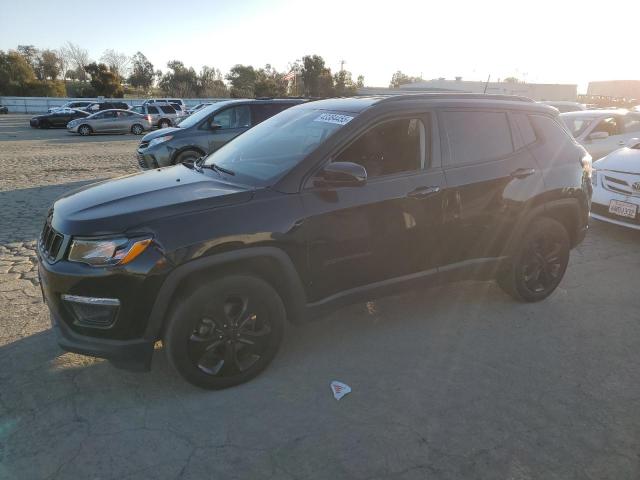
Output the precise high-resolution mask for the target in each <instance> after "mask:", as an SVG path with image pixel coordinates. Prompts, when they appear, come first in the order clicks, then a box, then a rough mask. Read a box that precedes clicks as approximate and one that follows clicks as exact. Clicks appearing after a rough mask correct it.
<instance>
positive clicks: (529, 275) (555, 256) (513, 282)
mask: <svg viewBox="0 0 640 480" xmlns="http://www.w3.org/2000/svg"><path fill="white" fill-rule="evenodd" d="M569 252H570V245H569V234H568V233H567V230H566V229H565V228H564V227H563V226H562V224H561V223H559V222H558V221H557V220H554V219H552V218H547V217H539V218H536V219H535V220H533V221H532V222H531V224H530V225H529V227H528V228H527V229H526V231H525V233H524V235H523V236H522V239H521V242H520V244H519V245H518V246H517V247H516V249H515V251H514V253H513V254H512V255H511V256H510V258H509V260H508V263H507V267H506V268H505V269H504V271H503V272H501V273H500V274H499V276H498V285H500V287H501V288H502V289H503V290H504V291H505V292H506V293H508V294H509V295H511V296H512V297H513V298H515V299H516V300H518V301H521V302H539V301H540V300H544V299H545V298H547V297H548V296H549V295H551V294H552V293H553V291H554V290H555V289H556V288H557V287H558V285H559V284H560V281H561V280H562V277H563V276H564V273H565V271H566V270H567V265H568V263H569Z"/></svg>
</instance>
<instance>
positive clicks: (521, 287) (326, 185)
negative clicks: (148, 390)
mask: <svg viewBox="0 0 640 480" xmlns="http://www.w3.org/2000/svg"><path fill="white" fill-rule="evenodd" d="M590 175H591V158H590V157H589V155H588V154H587V153H586V151H585V150H584V149H583V148H582V147H581V146H580V145H578V144H577V143H576V142H575V141H574V140H573V138H572V137H571V135H570V134H569V133H568V132H567V131H566V129H565V128H564V127H563V124H562V122H561V121H560V120H559V118H558V112H557V110H555V109H553V108H551V107H548V106H545V105H541V104H537V103H534V102H532V101H530V100H527V99H524V98H520V97H505V96H492V95H474V94H423V95H407V96H393V97H367V98H351V99H333V100H322V101H315V102H309V103H306V104H301V105H298V106H295V107H292V108H290V109H287V110H285V111H284V112H282V113H279V114H278V115H276V116H274V117H272V118H270V119H268V120H266V121H264V122H263V123H261V124H260V125H258V126H256V127H254V128H253V129H251V130H249V131H247V132H246V133H244V134H243V135H241V136H239V137H238V138H236V139H235V140H233V141H232V142H230V143H228V144H227V145H225V146H224V147H222V148H220V149H219V150H217V151H216V152H215V153H213V154H211V155H209V156H208V157H206V158H205V159H202V160H199V161H197V162H195V163H191V164H184V165H178V166H175V167H169V168H164V169H158V170H153V171H149V172H144V173H140V174H136V175H132V176H127V177H124V178H121V179H116V180H110V181H105V182H102V183H98V184H95V185H93V186H90V187H87V188H84V189H82V190H79V191H76V192H73V193H70V194H68V195H66V196H65V197H63V198H61V199H59V200H58V201H56V202H55V203H54V205H53V207H52V208H51V209H50V211H49V214H48V217H47V219H46V223H45V226H44V229H43V232H42V236H41V239H40V242H39V252H38V255H39V271H40V278H41V285H42V288H43V293H44V297H45V298H46V302H47V305H48V306H49V309H50V311H51V318H52V324H53V327H54V329H55V330H56V332H57V334H58V340H59V343H60V345H61V346H62V348H64V349H66V350H69V351H73V352H78V353H83V354H87V355H94V356H98V357H106V358H109V359H111V360H112V361H113V362H115V363H116V364H118V365H120V366H126V367H129V368H131V367H136V366H137V367H144V368H149V366H150V361H151V356H152V354H153V351H154V343H155V342H156V341H158V340H162V342H163V344H164V349H165V350H166V352H167V354H168V357H169V359H170V362H171V363H172V365H173V366H174V367H175V368H176V369H177V370H178V371H179V372H180V373H181V374H182V375H183V377H184V378H186V379H187V380H188V381H189V382H191V383H193V384H195V385H199V386H201V387H205V388H224V387H228V386H231V385H236V384H239V383H241V382H244V381H247V380H249V379H250V378H252V377H254V376H255V375H257V374H258V373H259V372H261V371H262V370H263V369H264V368H265V367H266V366H267V365H268V364H269V362H270V361H271V360H272V359H273V357H274V355H275V354H276V351H277V349H278V346H279V344H280V342H281V339H282V335H283V326H284V324H285V322H286V321H291V322H303V321H305V320H307V319H308V318H310V316H311V315H312V314H314V313H317V312H322V311H324V310H325V309H326V308H330V307H333V306H335V305H338V304H341V303H344V302H353V301H357V300H363V299H368V298H371V297H372V296H376V295H385V294H389V293H394V292H397V291H399V290H403V289H406V288H407V287H408V286H423V285H428V284H433V283H434V282H440V281H444V280H455V279H460V278H469V277H473V278H479V279H494V278H495V279H497V281H498V283H499V284H500V286H501V287H502V288H503V289H504V290H505V291H506V292H508V293H509V294H510V295H512V296H513V297H514V298H516V299H518V300H521V301H528V302H533V301H538V300H542V299H544V298H546V297H547V296H548V295H549V294H551V293H552V292H553V291H554V289H555V288H556V287H557V286H558V284H559V283H560V281H561V279H562V277H563V275H564V272H565V269H566V267H567V263H568V260H569V251H570V249H571V248H573V247H575V246H576V245H577V244H578V243H580V242H581V241H582V239H583V238H584V235H585V232H586V229H587V219H588V212H589V206H590V205H589V204H590V198H591V183H590Z"/></svg>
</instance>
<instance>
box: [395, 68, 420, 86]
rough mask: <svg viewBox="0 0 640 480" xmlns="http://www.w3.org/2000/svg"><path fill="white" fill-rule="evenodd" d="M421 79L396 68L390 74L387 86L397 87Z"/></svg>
mask: <svg viewBox="0 0 640 480" xmlns="http://www.w3.org/2000/svg"><path fill="white" fill-rule="evenodd" d="M421 80H422V78H420V77H410V76H409V75H406V74H405V73H402V72H401V71H400V70H398V71H397V72H396V73H394V74H393V75H392V76H391V83H389V88H399V87H400V85H405V84H407V83H415V82H419V81H421Z"/></svg>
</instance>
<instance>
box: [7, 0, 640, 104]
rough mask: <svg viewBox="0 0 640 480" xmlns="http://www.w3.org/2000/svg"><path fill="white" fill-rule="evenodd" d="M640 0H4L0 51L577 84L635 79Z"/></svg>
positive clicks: (371, 80) (382, 79)
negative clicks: (66, 49)
mask: <svg viewBox="0 0 640 480" xmlns="http://www.w3.org/2000/svg"><path fill="white" fill-rule="evenodd" d="M638 18H640V0H609V1H607V2H604V1H598V2H595V1H593V0H583V1H575V0H553V1H551V0H535V1H532V0H527V1H522V0H510V1H506V0H476V1H466V0H440V1H437V2H434V1H427V0H423V1H405V0H394V1H386V2H376V1H349V0H340V1H338V0H322V1H318V0H316V1H314V2H308V1H304V0H298V1H291V0H267V1H263V0H247V1H240V0H235V1H227V0H209V1H205V0H172V1H165V0H153V1H147V0H136V1H131V0H128V1H123V0H110V1H103V2H100V1H87V0H83V1H77V0H65V1H64V2H58V1H50V0H29V1H21V2H16V1H15V0H0V24H1V25H2V28H1V30H0V50H9V49H15V48H16V47H17V46H18V45H24V44H27V45H35V46H36V47H38V48H59V47H61V46H62V45H64V43H65V42H67V41H70V42H73V43H76V44H79V45H81V46H82V47H84V48H86V49H87V50H88V51H89V54H90V56H91V58H92V59H99V58H100V56H101V55H102V52H104V50H106V49H108V48H112V49H114V50H117V51H121V52H124V53H126V54H128V55H133V54H134V53H136V52H137V51H141V52H142V53H144V54H145V55H146V56H147V58H148V59H149V60H150V61H151V62H152V63H153V64H154V66H155V68H156V69H158V68H159V69H161V70H166V63H167V62H168V61H170V60H174V59H176V60H181V61H182V62H184V64H185V65H186V66H192V67H194V68H195V69H196V70H199V69H200V68H201V67H202V66H203V65H209V66H213V67H216V68H219V69H220V70H221V71H222V72H223V73H226V72H227V71H228V70H229V69H230V68H231V67H232V66H233V65H235V64H237V63H242V64H250V65H253V66H255V67H261V66H264V65H265V64H267V63H270V64H271V65H273V66H274V67H275V68H276V69H278V70H280V71H287V70H288V68H289V65H290V63H291V62H293V61H295V60H296V59H300V58H301V57H302V56H304V55H307V54H318V55H321V56H322V57H323V58H324V59H325V61H326V63H327V66H329V67H330V68H331V69H332V71H334V72H335V71H337V70H339V69H340V62H341V61H342V60H344V61H345V64H344V68H345V69H346V70H349V71H350V72H352V74H353V78H354V79H355V78H356V77H357V76H358V75H364V77H365V84H366V85H367V86H388V84H389V80H390V79H391V75H392V74H393V72H395V71H396V70H402V71H403V72H404V73H406V74H408V75H411V76H420V75H422V77H423V78H425V79H431V78H438V77H445V78H453V77H455V76H462V77H463V79H464V80H486V79H487V76H488V75H491V79H492V80H497V79H500V78H506V77H509V76H515V77H517V78H519V79H522V80H525V81H527V82H541V83H574V84H578V91H579V92H586V87H587V84H588V82H589V81H594V80H614V79H625V80H626V79H640V62H639V61H638V45H640V43H639V40H638V38H639V37H638V32H639V30H638Z"/></svg>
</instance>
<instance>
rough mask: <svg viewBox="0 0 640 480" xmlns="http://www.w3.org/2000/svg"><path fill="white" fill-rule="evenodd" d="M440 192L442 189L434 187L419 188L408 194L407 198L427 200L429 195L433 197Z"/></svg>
mask: <svg viewBox="0 0 640 480" xmlns="http://www.w3.org/2000/svg"><path fill="white" fill-rule="evenodd" d="M439 191H440V187H438V186H432V187H418V188H416V189H415V190H412V191H411V192H409V193H407V197H409V198H417V199H420V198H427V197H428V196H429V195H433V194H435V193H438V192H439Z"/></svg>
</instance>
